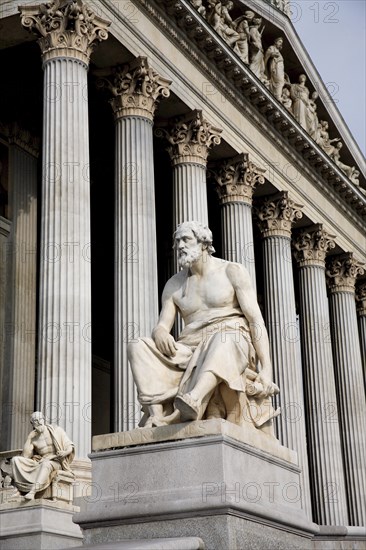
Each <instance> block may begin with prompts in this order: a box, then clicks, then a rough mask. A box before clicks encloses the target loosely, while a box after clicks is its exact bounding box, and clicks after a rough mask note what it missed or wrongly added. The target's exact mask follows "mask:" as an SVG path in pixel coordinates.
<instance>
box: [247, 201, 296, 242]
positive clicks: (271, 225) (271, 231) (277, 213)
mask: <svg viewBox="0 0 366 550" xmlns="http://www.w3.org/2000/svg"><path fill="white" fill-rule="evenodd" d="M302 208H303V205H301V204H297V203H295V201H293V200H292V199H290V198H289V196H288V192H287V191H281V192H279V193H276V194H274V195H272V196H269V197H267V198H266V199H264V201H263V202H262V204H261V205H260V206H257V207H256V208H255V213H256V216H257V221H258V225H259V228H260V230H261V232H262V235H263V237H271V236H286V237H290V236H291V229H292V225H293V224H294V223H295V222H296V221H297V220H300V219H301V218H302V212H301V209H302Z"/></svg>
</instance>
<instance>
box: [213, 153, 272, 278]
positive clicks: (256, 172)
mask: <svg viewBox="0 0 366 550" xmlns="http://www.w3.org/2000/svg"><path fill="white" fill-rule="evenodd" d="M248 157H249V155H248V153H242V154H241V155H238V156H236V157H234V158H231V159H228V160H225V161H224V162H223V163H222V164H221V165H220V166H219V168H218V169H217V170H215V171H214V178H215V182H216V190H217V193H218V195H219V200H220V205H221V226H222V246H223V256H224V258H225V260H229V261H230V262H240V263H242V264H244V265H245V267H246V268H247V269H248V271H249V274H250V277H251V279H252V283H253V286H254V288H255V287H256V279H255V264H254V244H253V224H252V199H253V192H254V189H255V187H256V185H257V184H263V183H264V176H263V174H264V172H265V170H262V169H261V168H258V167H257V166H256V165H255V164H254V163H253V162H250V161H249V158H248Z"/></svg>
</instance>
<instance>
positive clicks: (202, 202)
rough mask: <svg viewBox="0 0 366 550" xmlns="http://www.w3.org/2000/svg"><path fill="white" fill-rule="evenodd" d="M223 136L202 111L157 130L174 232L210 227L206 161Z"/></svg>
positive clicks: (174, 261) (175, 267) (176, 259)
mask: <svg viewBox="0 0 366 550" xmlns="http://www.w3.org/2000/svg"><path fill="white" fill-rule="evenodd" d="M221 132H222V130H220V129H219V128H215V127H214V126H212V125H211V124H210V123H209V122H208V121H207V120H206V119H205V118H204V117H203V114H202V111H199V110H194V111H192V112H190V113H188V114H187V115H185V116H183V117H179V118H178V119H176V120H175V121H172V122H171V123H170V124H169V126H168V127H164V128H157V129H156V130H155V135H156V136H157V137H161V138H165V139H166V140H167V142H168V146H167V151H168V153H169V156H170V160H171V164H172V170H173V228H174V230H175V229H176V228H177V226H178V225H179V224H181V223H183V222H186V221H197V222H200V223H202V224H203V225H208V208H207V158H208V154H209V149H210V148H211V147H212V146H214V145H218V144H219V143H220V141H221V138H220V133H221ZM178 270H179V266H178V257H177V254H174V255H173V273H176V272H177V271H178ZM178 325H180V321H179V322H178ZM176 328H177V327H176ZM177 330H178V328H177ZM178 332H179V330H178Z"/></svg>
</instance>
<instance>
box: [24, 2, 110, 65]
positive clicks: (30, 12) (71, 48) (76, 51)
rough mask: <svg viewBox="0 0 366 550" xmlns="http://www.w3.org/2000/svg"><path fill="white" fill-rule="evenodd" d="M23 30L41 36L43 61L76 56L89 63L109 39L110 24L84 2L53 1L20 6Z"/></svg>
mask: <svg viewBox="0 0 366 550" xmlns="http://www.w3.org/2000/svg"><path fill="white" fill-rule="evenodd" d="M19 11H20V15H21V23H22V25H23V27H25V28H26V29H28V30H30V31H31V32H33V33H34V34H36V35H37V36H39V37H40V38H39V40H38V43H39V45H40V47H41V50H42V54H43V60H44V61H48V60H49V59H52V58H55V57H72V58H76V59H79V60H80V61H83V62H84V63H86V64H87V65H88V64H89V60H90V56H91V54H92V52H93V49H94V48H95V46H96V44H97V43H98V42H101V41H102V40H106V39H107V38H108V32H107V29H108V27H109V25H110V22H109V21H106V20H105V19H102V18H101V17H99V16H98V15H97V14H96V13H95V12H94V11H93V10H92V9H91V8H90V7H89V6H88V5H87V4H84V3H83V1H82V0H53V1H52V2H47V3H45V4H34V5H31V6H19Z"/></svg>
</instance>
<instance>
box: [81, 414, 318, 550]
mask: <svg viewBox="0 0 366 550" xmlns="http://www.w3.org/2000/svg"><path fill="white" fill-rule="evenodd" d="M236 428H238V427H237V426H235V425H233V424H231V423H229V422H226V421H223V420H207V421H198V422H193V423H191V424H180V425H176V426H167V427H160V428H152V429H145V428H142V429H140V430H133V431H131V432H126V433H123V434H114V436H115V438H114V440H113V437H114V436H113V434H109V435H108V436H104V437H105V438H111V439H110V443H111V447H112V448H109V449H107V448H106V447H104V449H105V450H104V451H98V452H94V453H92V455H91V460H92V472H93V484H94V493H93V495H92V496H91V497H90V498H88V499H84V500H83V502H82V503H81V513H79V514H76V516H75V517H74V521H76V522H77V523H78V524H79V525H80V526H81V527H82V529H83V533H84V536H85V541H84V542H85V544H93V545H96V547H98V544H100V543H103V544H105V543H108V542H112V541H121V540H126V539H138V538H140V539H154V538H160V537H178V536H179V537H200V538H201V539H202V540H203V541H204V544H205V548H207V549H210V548H211V549H218V548H230V550H234V549H239V548H244V547H246V548H276V549H277V550H280V549H282V550H288V548H301V549H306V548H312V538H313V535H314V534H315V533H316V532H317V531H318V527H317V526H316V525H314V524H312V523H310V522H309V521H308V519H307V518H306V515H305V513H304V510H303V505H302V496H301V487H300V470H299V468H298V466H297V465H296V463H295V460H294V459H295V457H296V453H293V452H292V451H290V450H288V449H285V448H284V447H281V445H279V443H278V442H277V440H275V439H274V438H271V437H270V436H266V435H265V434H260V432H258V434H259V439H258V441H259V440H260V439H262V447H263V446H264V440H266V439H268V441H269V443H268V450H264V449H263V448H262V449H261V448H258V446H255V445H254V444H253V443H248V442H245V441H243V439H245V434H244V435H243V434H242V435H241V439H242V441H240V440H239V435H238V434H239V431H240V430H239V431H236ZM215 430H216V431H215ZM241 431H242V430H241ZM174 432H175V434H174ZM138 434H140V435H138ZM144 434H145V437H144ZM258 434H256V435H258ZM102 437H103V436H98V437H97V438H95V439H94V443H95V446H98V448H99V449H100V448H101V447H100V445H102V447H103V444H104V445H105V444H106V443H107V439H105V440H104V441H103V440H102V439H101V438H102ZM164 437H165V439H170V441H167V440H166V441H163V442H159V438H164ZM248 438H249V436H248ZM154 439H155V442H154ZM249 439H250V438H249ZM122 440H124V443H125V447H124V448H113V447H116V446H117V447H118V446H120V445H121V443H122ZM148 440H149V441H150V443H148ZM137 441H138V442H137ZM271 447H272V449H273V450H275V449H277V451H274V452H271V451H270V450H269V449H270V448H271ZM276 455H277V456H276ZM279 455H282V456H279Z"/></svg>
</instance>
